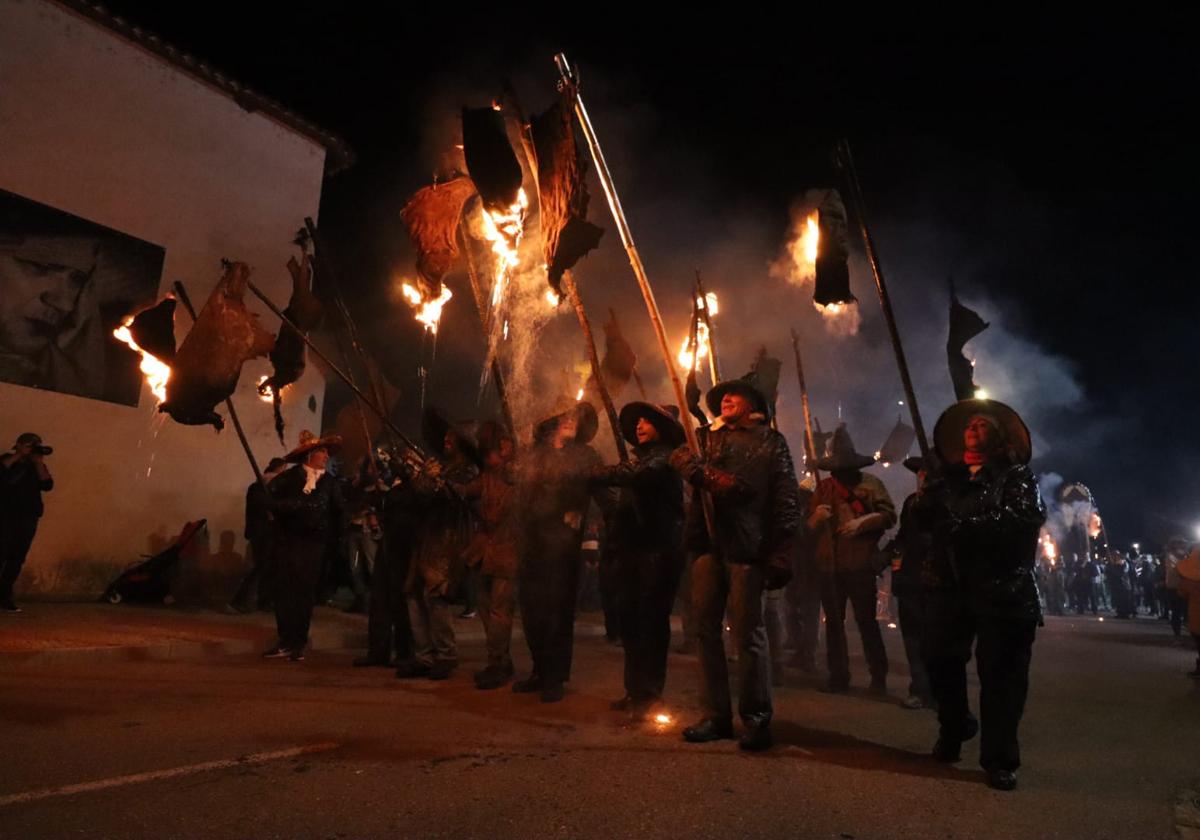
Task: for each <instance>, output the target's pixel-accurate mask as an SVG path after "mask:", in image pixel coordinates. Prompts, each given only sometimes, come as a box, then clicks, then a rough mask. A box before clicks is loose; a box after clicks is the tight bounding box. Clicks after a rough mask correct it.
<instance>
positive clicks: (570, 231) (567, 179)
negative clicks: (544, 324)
mask: <svg viewBox="0 0 1200 840" xmlns="http://www.w3.org/2000/svg"><path fill="white" fill-rule="evenodd" d="M530 132H531V134H532V135H533V146H534V152H535V154H536V157H537V171H538V202H539V206H540V208H541V225H542V247H543V249H544V252H545V257H546V269H547V272H548V273H549V280H550V286H551V288H552V289H553V290H554V293H555V295H557V296H561V295H562V287H561V281H562V275H563V272H564V271H567V270H569V269H571V268H572V267H573V266H574V265H575V263H577V262H578V261H579V260H580V259H581V258H582V257H583V256H584V255H586V254H587V253H588V251H591V250H592V249H594V248H595V247H596V246H597V245H599V244H600V237H601V236H602V235H603V234H604V230H603V229H601V228H599V227H597V226H596V225H594V224H592V223H591V222H589V221H587V207H588V193H587V186H586V185H585V184H584V181H583V174H584V164H583V158H582V157H581V156H580V154H579V147H578V146H577V145H576V143H575V98H574V93H573V91H572V90H571V89H570V88H569V87H567V88H565V89H564V90H563V92H562V95H561V96H560V97H559V100H558V102H556V103H554V105H553V106H551V108H550V109H549V110H548V111H546V112H545V113H544V114H539V115H538V116H535V117H534V118H533V119H532V120H531V121H530Z"/></svg>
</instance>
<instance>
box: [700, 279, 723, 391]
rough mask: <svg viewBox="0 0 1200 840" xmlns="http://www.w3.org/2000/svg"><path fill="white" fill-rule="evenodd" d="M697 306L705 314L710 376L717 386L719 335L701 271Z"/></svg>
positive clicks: (718, 374)
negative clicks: (709, 306) (714, 324)
mask: <svg viewBox="0 0 1200 840" xmlns="http://www.w3.org/2000/svg"><path fill="white" fill-rule="evenodd" d="M696 306H697V308H698V309H699V311H700V312H702V313H704V314H702V315H701V316H700V317H701V318H703V319H704V326H706V327H708V375H709V376H711V377H712V384H713V385H716V384H717V383H718V382H720V381H721V365H720V363H719V362H718V361H717V333H716V330H715V329H714V328H713V321H712V312H710V311H709V310H708V298H707V297H706V296H705V294H704V281H703V280H701V279H700V269H696Z"/></svg>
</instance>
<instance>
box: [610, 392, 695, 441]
mask: <svg viewBox="0 0 1200 840" xmlns="http://www.w3.org/2000/svg"><path fill="white" fill-rule="evenodd" d="M642 418H645V419H646V420H647V422H649V423H650V425H652V426H653V427H654V428H655V429H657V430H658V436H659V439H660V440H662V442H663V443H665V444H667V445H668V446H670V447H671V448H672V449H674V448H675V447H677V446H679V445H680V444H682V443H683V441H684V438H685V437H686V435H685V434H684V431H683V426H681V425H680V423H679V409H678V408H676V407H675V406H673V405H655V404H654V403H648V402H631V403H629V404H628V405H626V406H625V407H624V408H622V409H621V416H620V421H621V435H622V436H623V437H624V438H625V440H627V441H629V442H630V443H633V444H636V443H637V424H638V420H640V419H642Z"/></svg>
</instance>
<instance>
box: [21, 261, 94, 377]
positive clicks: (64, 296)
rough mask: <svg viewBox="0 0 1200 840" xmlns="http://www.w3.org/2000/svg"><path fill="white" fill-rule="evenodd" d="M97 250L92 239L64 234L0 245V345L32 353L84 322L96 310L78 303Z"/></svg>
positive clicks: (30, 355) (35, 354)
mask: <svg viewBox="0 0 1200 840" xmlns="http://www.w3.org/2000/svg"><path fill="white" fill-rule="evenodd" d="M98 250H99V245H98V243H97V242H95V241H94V240H87V239H74V238H60V237H38V238H37V239H36V240H34V241H32V242H28V243H22V244H20V245H18V246H16V247H0V349H2V350H4V351H6V352H8V353H14V354H17V355H19V356H26V357H34V356H37V355H38V354H41V353H43V352H44V351H45V350H46V349H47V348H48V347H49V346H50V345H51V344H52V343H54V342H55V340H56V338H57V337H58V336H59V335H60V334H62V333H64V332H68V331H71V330H75V329H79V328H81V327H83V326H85V325H84V324H83V323H82V322H83V320H85V319H86V318H87V317H88V316H89V315H91V314H92V313H89V312H86V311H81V306H80V304H81V301H82V298H83V293H84V291H85V290H86V288H87V285H88V282H89V281H90V279H91V276H92V272H93V271H94V270H95V266H96V255H97V252H98Z"/></svg>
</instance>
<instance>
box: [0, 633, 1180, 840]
mask: <svg viewBox="0 0 1200 840" xmlns="http://www.w3.org/2000/svg"><path fill="white" fill-rule="evenodd" d="M521 644H522V643H520V642H518V643H517V647H518V649H519V650H520V653H521V661H522V662H525V661H527V658H526V657H525V656H524V651H523V649H521ZM851 644H852V649H855V648H857V640H852V642H851ZM888 645H889V651H890V653H891V654H892V658H893V663H894V664H893V677H892V680H891V686H892V688H893V691H894V692H895V693H896V694H897V695H899V694H900V693H901V690H902V688H903V687H904V685H905V684H906V682H907V680H906V667H905V666H904V665H903V654H902V653H901V651H900V647H899V637H898V635H897V634H896V632H895V631H889V633H888ZM352 655H353V652H351V651H345V652H325V653H320V652H318V653H316V654H313V655H311V656H310V658H309V659H308V661H307V662H305V663H303V664H291V663H286V662H279V661H271V662H267V661H263V660H260V659H257V658H256V657H253V656H245V657H241V656H238V657H232V656H231V657H218V658H214V659H211V660H206V661H200V662H194V661H193V662H120V661H103V662H101V661H88V660H86V659H76V660H72V661H63V662H53V663H46V664H30V663H26V664H14V663H12V662H5V661H0V733H2V734H0V837H4V838H10V837H11V838H35V837H104V838H124V837H153V838H171V837H181V838H193V837H194V838H200V837H204V838H226V837H228V838H268V837H280V838H360V837H362V838H368V837H370V838H375V837H405V838H415V837H454V838H472V837H487V838H504V837H520V838H529V837H572V838H574V837H604V838H619V837H672V838H674V837H682V838H708V837H713V838H743V837H747V838H748V837H772V838H774V837H829V838H839V840H841V838H917V837H921V838H924V837H929V838H939V840H945V838H966V837H971V838H993V837H994V838H1018V837H1029V838H1046V839H1047V840H1048V839H1049V838H1070V840H1080V838H1113V839H1114V840H1115V839H1116V838H1137V840H1146V839H1147V838H1160V837H1161V838H1167V837H1173V836H1175V835H1174V829H1173V825H1174V820H1173V816H1172V812H1173V804H1174V798H1175V795H1176V792H1177V791H1178V790H1180V789H1181V788H1185V787H1190V786H1193V785H1195V784H1196V783H1197V782H1198V781H1200V685H1198V684H1196V683H1195V681H1190V680H1187V679H1185V678H1184V677H1183V676H1182V674H1183V672H1184V671H1185V670H1186V669H1187V668H1188V667H1189V666H1190V665H1191V657H1190V656H1189V655H1188V653H1187V651H1186V649H1185V648H1183V647H1181V646H1180V645H1178V644H1177V643H1176V642H1174V640H1172V639H1171V638H1170V636H1169V632H1168V631H1167V630H1166V629H1165V628H1164V627H1163V625H1162V624H1160V623H1158V622H1151V621H1148V620H1141V621H1137V622H1134V623H1118V622H1115V621H1113V620H1111V619H1110V620H1108V621H1107V622H1105V623H1099V622H1096V621H1095V620H1094V619H1089V620H1086V621H1084V620H1080V621H1073V620H1064V619H1054V620H1051V623H1050V625H1049V626H1048V627H1047V628H1046V629H1045V630H1044V631H1042V633H1041V635H1040V636H1039V639H1038V642H1037V645H1036V647H1035V650H1034V676H1033V691H1032V696H1031V698H1030V704H1029V710H1028V713H1027V715H1026V720H1025V725H1024V727H1023V745H1024V749H1025V763H1026V766H1025V768H1024V769H1023V770H1022V772H1021V777H1020V782H1021V786H1020V789H1019V790H1018V791H1016V792H1014V793H1010V794H1002V793H997V792H994V791H991V790H989V789H988V788H987V787H986V786H985V785H984V783H983V776H982V773H981V772H980V771H979V770H978V768H977V767H976V766H975V763H974V762H975V761H976V759H977V757H978V756H977V752H976V749H975V743H972V744H969V745H968V747H967V749H966V750H965V755H964V762H963V763H962V764H961V765H959V766H958V767H955V768H945V767H942V766H940V765H937V764H935V763H933V762H932V761H930V760H929V759H927V758H926V757H925V753H926V752H927V750H928V748H929V747H930V745H931V744H932V741H933V739H934V735H935V731H934V720H933V716H932V713H930V712H911V711H906V710H903V709H901V708H900V707H899V706H898V705H897V704H896V703H895V702H880V701H876V700H871V699H868V698H867V697H866V696H865V695H862V694H854V695H851V696H849V697H829V696H826V695H823V694H820V693H818V692H816V691H814V690H812V689H813V686H814V683H812V682H805V681H803V680H802V679H800V678H799V677H798V675H796V674H789V686H788V687H786V688H783V689H779V690H777V692H776V726H775V732H776V738H777V741H778V742H779V743H778V745H777V747H776V748H775V749H774V750H772V751H770V752H769V753H766V754H762V755H745V754H740V753H739V752H738V750H737V748H736V746H735V744H734V743H733V742H719V743H717V744H709V745H703V746H695V745H689V744H685V743H683V742H682V741H681V740H680V737H679V728H680V726H681V725H682V724H684V723H687V722H690V720H691V718H692V717H693V714H694V704H695V690H694V684H695V681H696V669H697V666H696V663H695V660H693V659H691V658H689V657H682V656H676V655H672V660H671V666H670V667H671V671H670V676H669V680H668V683H669V684H668V707H669V709H670V711H671V712H672V714H673V716H674V718H675V719H674V720H673V721H672V723H671V724H669V725H666V726H659V725H654V724H641V723H634V722H631V721H630V720H629V719H627V718H624V717H622V716H621V715H618V714H616V713H613V712H610V711H609V710H608V702H609V701H610V700H611V699H613V698H615V697H616V696H618V695H619V693H620V690H619V675H620V663H621V655H620V651H619V650H617V649H614V648H612V647H609V646H608V645H606V644H605V643H604V642H603V640H601V639H585V640H581V641H579V642H578V643H577V660H576V661H577V664H576V669H575V679H574V681H573V683H572V684H571V686H570V690H569V692H568V694H567V698H566V700H565V701H564V702H562V703H559V704H557V705H549V706H547V705H543V704H540V703H539V702H538V701H537V699H536V697H529V696H524V695H523V696H516V695H513V694H511V693H510V692H508V691H507V690H502V691H499V692H479V691H476V690H475V689H474V688H473V687H472V685H471V683H470V679H469V673H470V670H471V669H472V668H473V667H476V666H477V665H478V664H479V659H480V656H481V651H480V650H479V649H478V647H471V648H468V649H466V650H464V651H463V659H464V667H463V668H462V669H460V672H459V673H458V674H456V675H455V677H454V678H453V679H451V680H450V681H448V682H446V683H430V682H428V681H421V682H402V681H397V680H396V679H394V678H393V677H392V676H391V674H390V672H388V671H382V670H374V669H372V670H369V671H363V670H356V669H352V668H350V667H349V660H350V658H351V657H352ZM853 667H854V668H855V669H856V671H857V676H858V678H859V683H860V684H861V683H862V682H864V677H863V671H864V669H863V667H862V663H861V660H859V661H857V662H856V663H855V664H854V666H853ZM72 786H73V787H72Z"/></svg>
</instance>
